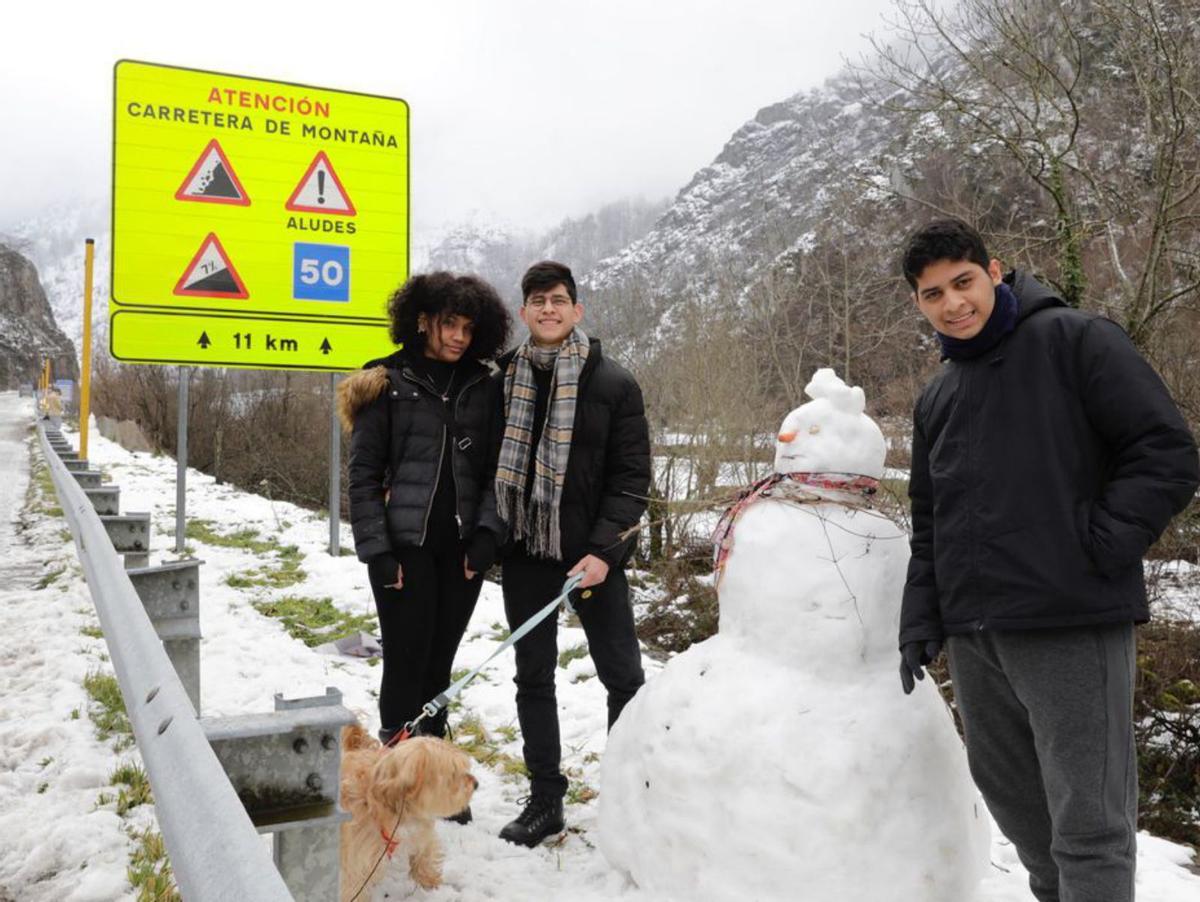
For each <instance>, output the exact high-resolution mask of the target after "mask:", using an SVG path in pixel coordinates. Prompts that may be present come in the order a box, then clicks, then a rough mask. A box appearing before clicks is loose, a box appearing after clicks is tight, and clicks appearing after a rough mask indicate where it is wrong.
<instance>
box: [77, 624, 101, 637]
mask: <svg viewBox="0 0 1200 902" xmlns="http://www.w3.org/2000/svg"><path fill="white" fill-rule="evenodd" d="M79 632H80V633H81V634H83V635H84V636H90V637H91V638H93V639H103V638H104V630H102V629H100V627H98V626H84V627H80V629H79Z"/></svg>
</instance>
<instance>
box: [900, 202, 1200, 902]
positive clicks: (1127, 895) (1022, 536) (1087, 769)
mask: <svg viewBox="0 0 1200 902" xmlns="http://www.w3.org/2000/svg"><path fill="white" fill-rule="evenodd" d="M903 266H904V275H905V278H906V279H907V280H908V282H909V285H911V286H912V289H913V293H914V299H915V301H916V304H917V307H918V308H919V309H920V311H921V313H922V314H923V315H924V316H925V317H926V319H928V320H929V322H930V323H931V324H932V325H933V327H934V329H935V330H936V331H937V334H938V339H939V341H940V342H941V345H942V352H943V358H944V361H945V362H944V363H943V366H942V369H941V371H940V372H939V373H938V374H937V375H936V376H935V377H934V379H933V380H932V381H931V382H930V384H929V385H928V386H926V388H925V390H924V391H923V392H922V394H921V396H920V398H919V399H918V400H917V404H916V407H915V409H914V413H913V444H912V475H911V482H910V487H909V495H910V497H911V500H912V525H913V537H912V559H911V561H910V564H909V570H908V578H907V582H906V585H905V588H904V599H903V604H902V608H901V617H900V650H901V665H900V674H901V680H902V683H903V687H904V691H905V692H906V693H907V692H911V691H912V689H913V686H914V682H913V680H914V678H916V679H921V678H923V672H922V667H923V666H925V665H928V664H929V663H930V662H931V661H932V660H933V659H934V658H936V657H937V655H938V653H939V652H940V650H941V647H942V643H943V642H945V644H946V650H947V653H948V657H949V664H950V673H951V677H952V679H953V682H954V690H955V698H956V701H957V705H958V710H959V713H960V714H961V716H962V721H963V729H964V734H965V739H966V746H967V758H968V761H969V763H970V767H971V774H972V776H973V777H974V779H975V782H976V784H977V785H978V786H979V789H980V792H981V793H982V794H983V797H984V800H985V801H986V802H987V804H988V808H989V809H990V810H991V812H992V814H993V816H994V817H995V819H996V822H997V823H998V824H999V826H1000V829H1001V830H1002V831H1003V832H1004V834H1005V835H1006V836H1007V837H1008V838H1009V839H1011V840H1012V842H1013V844H1014V846H1015V847H1016V849H1017V853H1018V854H1019V855H1020V857H1021V861H1022V862H1023V863H1024V864H1025V866H1026V868H1027V869H1028V870H1029V874H1030V877H1029V882H1030V887H1031V888H1032V890H1033V894H1034V895H1035V896H1036V897H1037V899H1038V900H1039V902H1130V900H1132V899H1133V877H1134V865H1135V840H1136V833H1137V765H1136V760H1135V752H1134V741H1133V724H1132V703H1133V683H1134V671H1135V666H1134V660H1135V659H1134V641H1135V637H1134V624H1137V623H1144V622H1145V621H1147V620H1148V619H1149V616H1150V615H1149V608H1148V605H1147V601H1146V589H1145V585H1144V582H1143V577H1142V557H1143V555H1144V554H1145V553H1146V550H1147V549H1148V548H1149V547H1150V545H1151V543H1153V542H1154V541H1155V540H1156V539H1157V538H1158V536H1159V535H1160V534H1161V533H1162V531H1163V530H1164V529H1165V528H1166V526H1167V524H1168V522H1169V521H1170V519H1171V517H1172V516H1174V515H1175V514H1176V513H1178V512H1179V511H1180V510H1182V509H1183V507H1184V506H1185V505H1186V504H1187V503H1188V501H1189V500H1190V499H1191V498H1192V497H1193V495H1194V494H1195V491H1196V487H1197V484H1198V482H1200V464H1198V459H1197V453H1196V444H1195V441H1194V439H1193V438H1192V435H1191V433H1190V432H1189V431H1188V427H1187V424H1186V423H1185V422H1184V420H1183V417H1182V416H1181V415H1180V413H1179V411H1178V409H1177V408H1176V406H1175V404H1174V403H1173V402H1172V400H1171V397H1170V395H1169V394H1168V393H1167V390H1166V388H1165V387H1164V386H1163V384H1162V382H1161V381H1160V380H1159V378H1158V376H1157V375H1156V374H1155V373H1154V371H1153V370H1152V369H1151V368H1150V366H1149V364H1147V363H1146V361H1145V360H1144V359H1143V358H1142V357H1141V355H1140V354H1139V353H1138V352H1137V350H1136V349H1135V348H1134V346H1133V344H1132V342H1130V340H1129V338H1128V337H1127V336H1126V335H1125V333H1124V332H1123V331H1122V330H1121V329H1120V327H1119V326H1117V325H1115V324H1114V323H1112V322H1110V321H1109V320H1107V319H1104V318H1102V317H1099V316H1095V315H1092V314H1087V313H1082V312H1080V311H1078V310H1074V309H1071V308H1069V307H1067V306H1066V304H1065V303H1064V302H1063V301H1062V300H1061V299H1060V298H1059V297H1058V296H1057V295H1056V294H1055V293H1054V292H1053V291H1051V290H1050V289H1049V288H1047V287H1046V286H1044V285H1042V284H1040V283H1038V282H1037V281H1035V280H1034V279H1033V278H1032V277H1031V276H1029V275H1028V274H1026V273H1023V272H1016V271H1014V272H1012V273H1009V274H1008V275H1007V276H1003V277H1002V276H1001V269H1000V264H999V262H998V261H996V260H993V259H991V258H990V257H989V256H988V254H987V251H986V249H985V247H984V244H983V240H982V239H981V238H980V236H979V234H978V233H977V232H976V231H975V230H974V229H972V228H970V227H969V226H967V225H966V224H965V223H962V222H959V221H957V220H942V221H937V222H934V223H931V224H930V225H928V226H926V227H924V228H923V229H921V230H920V231H919V232H917V233H916V234H915V235H914V236H913V237H912V238H910V239H909V242H908V245H907V247H906V249H905V255H904V264H903Z"/></svg>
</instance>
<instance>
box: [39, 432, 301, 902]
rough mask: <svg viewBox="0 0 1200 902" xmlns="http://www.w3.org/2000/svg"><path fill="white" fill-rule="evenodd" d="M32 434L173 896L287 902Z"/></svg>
mask: <svg viewBox="0 0 1200 902" xmlns="http://www.w3.org/2000/svg"><path fill="white" fill-rule="evenodd" d="M37 431H38V440H39V442H40V443H41V448H42V452H43V454H44V456H45V459H46V463H47V465H48V466H49V468H50V475H51V479H52V480H53V482H54V488H55V491H56V492H57V493H58V498H59V504H60V506H61V507H62V510H63V514H64V515H65V516H66V518H67V522H68V523H69V524H70V527H71V533H72V535H73V536H74V537H75V545H76V548H77V550H78V552H79V560H80V563H81V564H82V565H83V571H84V574H85V575H86V577H87V583H88V587H89V589H90V590H91V594H92V600H93V602H94V603H95V605H96V612H97V614H99V616H100V624H101V626H102V628H103V630H104V638H105V641H106V642H107V643H108V650H109V657H110V658H111V660H112V665H113V669H114V670H115V671H116V674H117V681H118V682H119V683H120V686H121V694H122V696H124V698H125V707H126V710H127V712H128V714H129V721H130V723H131V724H132V726H133V734H134V737H135V738H136V740H137V745H138V751H139V752H140V753H141V755H142V760H143V762H144V763H145V766H146V773H147V775H148V776H149V778H150V785H151V787H152V788H153V790H154V798H155V813H156V815H157V817H158V825H159V829H160V830H161V832H162V835H163V841H164V842H165V844H166V847H167V852H168V854H169V856H170V859H171V868H172V870H173V871H174V874H175V882H176V884H177V885H178V887H179V891H180V893H181V895H182V896H183V898H184V899H186V900H188V902H225V900H231V899H236V900H243V899H244V900H254V902H273V900H280V902H292V899H293V897H292V895H291V893H290V892H289V891H288V888H287V885H286V884H285V883H284V880H283V877H282V876H280V873H279V871H278V870H276V868H275V865H274V864H273V862H272V859H271V853H270V851H269V850H268V849H267V847H266V845H265V844H264V843H263V841H262V839H261V837H260V836H259V834H258V832H257V831H256V830H255V827H254V825H253V824H252V823H251V821H250V818H249V816H248V815H247V813H246V810H245V808H244V807H243V804H242V801H241V800H240V799H239V798H238V795H237V793H236V792H235V791H234V788H233V786H232V785H231V784H230V782H229V778H228V777H227V775H226V773H225V770H224V768H223V767H222V765H221V763H220V761H218V759H217V756H216V755H215V754H214V752H213V750H212V747H211V746H210V745H209V740H208V737H207V736H206V735H205V731H204V729H203V728H202V726H201V724H200V721H199V720H198V719H197V717H196V712H195V710H194V709H193V707H192V701H191V699H189V697H188V694H187V692H186V691H185V690H184V688H183V685H182V683H181V682H180V680H179V677H178V675H177V674H176V672H175V668H174V667H173V666H172V665H171V661H170V659H169V658H168V657H167V654H166V652H165V651H164V650H163V645H162V641H161V640H160V639H159V636H158V635H157V634H156V632H155V629H154V627H153V625H152V624H151V622H150V618H149V616H148V615H147V614H146V610H145V608H144V607H143V606H142V602H141V601H140V600H139V598H138V595H137V592H136V591H135V590H134V587H133V583H132V582H131V581H130V579H129V575H128V574H127V573H126V571H125V567H124V564H123V563H122V561H121V558H120V556H119V555H118V554H117V552H116V550H115V549H114V548H113V544H112V542H111V541H110V539H109V535H108V531H107V530H106V529H105V526H104V524H103V523H102V522H101V521H100V518H99V515H98V514H97V513H96V509H95V506H94V505H93V502H92V501H91V500H90V499H89V498H88V496H87V495H86V494H85V493H84V491H83V489H81V488H80V486H79V485H78V483H77V482H76V480H75V478H74V477H73V476H71V474H70V472H69V471H68V469H67V467H66V465H65V464H64V463H63V461H62V460H61V459H60V458H59V453H58V452H56V451H55V450H54V448H53V447H52V445H51V441H50V439H49V437H48V436H47V434H46V428H45V424H43V423H41V422H39V423H38V426H37Z"/></svg>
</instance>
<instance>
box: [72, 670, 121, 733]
mask: <svg viewBox="0 0 1200 902" xmlns="http://www.w3.org/2000/svg"><path fill="white" fill-rule="evenodd" d="M83 688H84V691H86V692H87V694H88V697H89V698H90V699H91V704H89V705H88V717H90V718H91V720H92V723H94V724H95V725H96V736H97V738H99V739H108V738H109V737H110V736H112V735H113V734H114V733H119V734H123V735H124V736H128V737H129V740H130V743H132V740H133V727H132V726H130V724H129V717H128V716H127V715H126V714H125V699H123V698H122V697H121V687H120V686H119V685H118V684H117V678H116V677H115V676H113V675H112V674H111V673H101V672H100V671H98V670H93V671H92V672H91V673H89V674H88V675H87V676H85V677H84V678H83Z"/></svg>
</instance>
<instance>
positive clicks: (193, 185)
mask: <svg viewBox="0 0 1200 902" xmlns="http://www.w3.org/2000/svg"><path fill="white" fill-rule="evenodd" d="M175 199H176V200H196V201H203V202H205V203H210V204H234V205H236V206H239V207H246V206H249V205H250V198H249V197H248V196H247V194H246V189H245V188H243V187H242V183H241V181H240V180H239V179H238V177H237V173H236V172H234V171H233V166H231V165H230V164H229V158H228V157H227V156H225V151H224V150H222V148H221V145H220V143H218V141H217V139H216V138H213V139H212V140H211V141H209V142H208V146H206V147H205V148H204V150H203V151H202V152H201V154H200V157H199V158H198V159H197V160H196V164H195V165H194V166H193V167H192V171H191V172H189V173H188V174H187V177H186V178H185V179H184V180H183V184H182V185H180V186H179V190H178V191H176V192H175Z"/></svg>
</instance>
